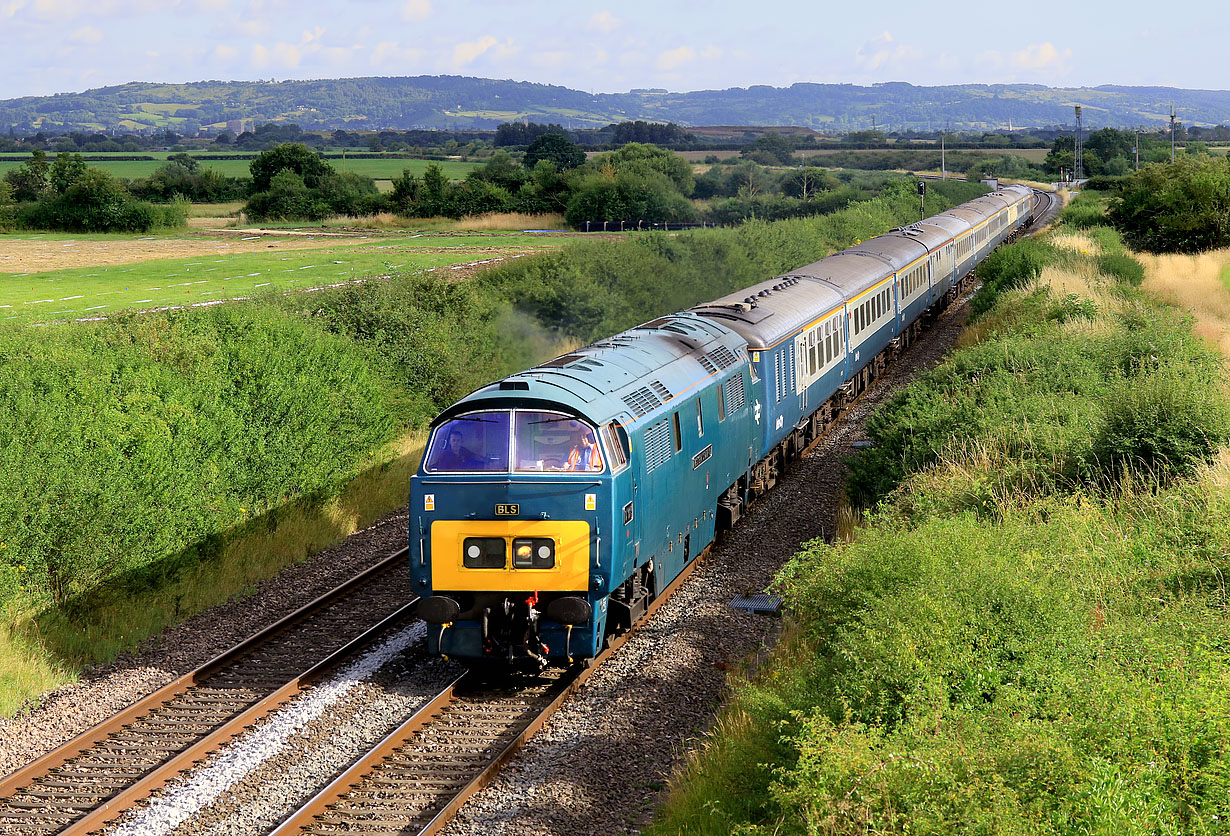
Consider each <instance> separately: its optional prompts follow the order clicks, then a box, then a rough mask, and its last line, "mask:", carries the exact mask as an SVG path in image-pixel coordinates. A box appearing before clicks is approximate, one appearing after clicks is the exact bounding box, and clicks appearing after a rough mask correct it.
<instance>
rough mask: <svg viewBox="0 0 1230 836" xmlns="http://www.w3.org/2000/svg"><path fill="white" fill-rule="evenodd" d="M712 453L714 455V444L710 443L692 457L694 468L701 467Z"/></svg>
mask: <svg viewBox="0 0 1230 836" xmlns="http://www.w3.org/2000/svg"><path fill="white" fill-rule="evenodd" d="M712 455H713V445H712V444H710V445H709V446H708V447H706V448H705V449H704V450H701V451H700V452H699V453H697V454H696V455H695V456H693V457H692V469H693V470H695V469H696V468H698V467H700V466H701V465H702V464H704V463H705V462H707V461H709V458H710V457H711V456H712Z"/></svg>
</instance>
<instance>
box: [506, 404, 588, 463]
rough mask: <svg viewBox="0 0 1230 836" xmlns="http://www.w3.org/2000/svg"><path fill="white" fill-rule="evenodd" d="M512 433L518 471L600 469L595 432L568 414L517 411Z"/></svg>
mask: <svg viewBox="0 0 1230 836" xmlns="http://www.w3.org/2000/svg"><path fill="white" fill-rule="evenodd" d="M514 435H515V437H516V455H517V471H518V472H521V473H526V472H533V473H537V472H541V471H569V472H578V471H583V472H586V473H596V472H600V471H601V470H602V469H603V461H602V458H603V457H602V449H601V448H600V447H599V446H598V433H597V432H596V431H595V430H594V428H593V427H591V426H590V425H589V424H587V423H585V422H584V421H578V420H577V419H576V418H573V417H571V416H568V415H563V414H561V413H559V412H537V411H534V412H529V411H525V412H523V411H518V412H517V417H516V430H515V433H514Z"/></svg>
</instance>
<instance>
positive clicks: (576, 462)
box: [564, 432, 602, 471]
mask: <svg viewBox="0 0 1230 836" xmlns="http://www.w3.org/2000/svg"><path fill="white" fill-rule="evenodd" d="M564 470H577V471H587V470H602V450H601V448H599V447H598V442H597V441H595V440H594V436H593V434H592V433H589V432H585V433H582V434H581V437H580V439H579V440H578V441H577V443H576V444H574V445H573V447H572V449H571V450H570V451H569V452H568V459H567V461H565V462H564Z"/></svg>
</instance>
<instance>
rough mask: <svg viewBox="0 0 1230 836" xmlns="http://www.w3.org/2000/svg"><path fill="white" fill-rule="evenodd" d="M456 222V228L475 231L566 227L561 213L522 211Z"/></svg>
mask: <svg viewBox="0 0 1230 836" xmlns="http://www.w3.org/2000/svg"><path fill="white" fill-rule="evenodd" d="M456 223H457V227H456V228H457V229H465V230H475V231H487V230H513V231H516V230H521V229H566V228H567V226H566V222H565V221H564V216H563V215H526V214H524V213H523V212H491V213H488V214H486V215H474V216H472V217H469V218H462V219H461V220H459V221H457V222H456Z"/></svg>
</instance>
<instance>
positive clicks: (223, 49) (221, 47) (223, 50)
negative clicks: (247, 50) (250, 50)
mask: <svg viewBox="0 0 1230 836" xmlns="http://www.w3.org/2000/svg"><path fill="white" fill-rule="evenodd" d="M238 57H239V50H237V49H235V47H233V46H228V45H227V44H218V45H217V46H216V47H214V50H213V58H214V60H215V61H225V62H227V63H230V62H231V61H234V60H235V59H236V58H238Z"/></svg>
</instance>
